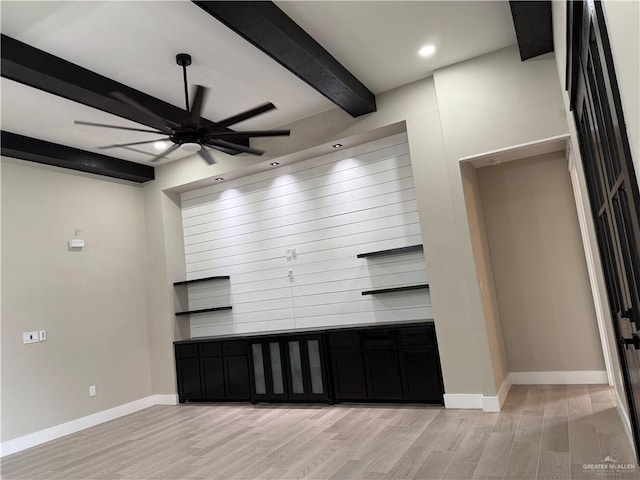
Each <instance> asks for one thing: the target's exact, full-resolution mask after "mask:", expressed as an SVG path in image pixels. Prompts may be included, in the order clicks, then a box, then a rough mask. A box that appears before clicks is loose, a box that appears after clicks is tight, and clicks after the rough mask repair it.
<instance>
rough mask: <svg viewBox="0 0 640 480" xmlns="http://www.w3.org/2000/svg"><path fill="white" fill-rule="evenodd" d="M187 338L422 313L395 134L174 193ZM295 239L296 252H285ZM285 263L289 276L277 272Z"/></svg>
mask: <svg viewBox="0 0 640 480" xmlns="http://www.w3.org/2000/svg"><path fill="white" fill-rule="evenodd" d="M182 217H183V227H184V241H185V255H186V270H187V279H189V280H192V279H196V278H202V277H209V276H216V275H230V276H231V279H230V280H229V281H218V282H215V283H212V284H204V283H198V284H194V285H192V286H190V287H189V294H188V297H189V309H191V310H194V309H198V308H207V307H215V306H222V305H232V306H233V310H230V311H221V312H216V313H211V314H201V315H193V316H191V317H190V319H186V318H185V320H184V321H190V322H191V336H192V337H201V336H207V335H219V334H228V333H237V332H258V331H270V330H279V329H295V328H310V327H324V326H337V325H348V324H358V323H376V322H393V321H411V320H422V319H427V318H432V314H431V299H430V297H429V291H428V290H415V291H409V292H401V293H391V294H382V295H372V296H371V295H370V296H363V295H362V294H361V292H362V291H363V290H369V289H372V288H386V287H395V286H403V285H410V284H416V283H425V282H428V276H427V272H426V269H425V262H424V256H423V254H422V252H414V253H408V254H402V255H394V256H385V257H372V258H357V257H356V255H357V254H358V253H365V252H372V251H377V250H385V249H390V248H396V247H403V246H408V245H414V244H419V243H422V238H421V235H420V224H419V220H418V211H417V206H416V200H415V190H414V185H413V176H412V171H411V159H410V157H409V147H408V144H407V138H406V134H401V135H395V136H393V137H388V138H385V139H382V140H378V141H375V142H371V143H368V144H366V145H360V146H358V147H354V148H352V149H350V150H349V151H346V150H345V151H343V152H340V151H336V152H333V153H331V154H328V155H324V156H322V157H318V158H314V159H310V160H305V161H303V162H299V163H295V164H292V165H288V166H285V167H279V168H274V169H273V170H270V171H267V172H262V173H259V174H255V175H251V176H248V177H244V178H240V179H237V180H233V181H230V182H225V183H224V184H218V185H212V186H209V187H205V188H200V189H197V190H193V191H190V192H186V193H183V194H182ZM292 248H295V249H296V252H297V256H296V257H295V258H291V259H287V255H286V251H287V250H288V249H292ZM289 270H292V272H293V279H292V280H291V279H289V277H288V273H289Z"/></svg>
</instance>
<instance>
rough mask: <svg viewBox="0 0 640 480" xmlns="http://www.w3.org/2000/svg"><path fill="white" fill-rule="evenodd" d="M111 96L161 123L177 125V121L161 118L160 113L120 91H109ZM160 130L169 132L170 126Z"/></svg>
mask: <svg viewBox="0 0 640 480" xmlns="http://www.w3.org/2000/svg"><path fill="white" fill-rule="evenodd" d="M111 96H112V97H113V98H115V99H116V100H120V101H121V102H122V103H126V104H127V105H129V106H130V107H133V108H135V109H136V110H138V111H139V112H142V113H144V114H145V115H148V116H150V117H151V118H154V119H156V120H158V121H160V122H162V123H163V124H171V125H173V126H176V127H178V126H179V125H178V124H177V123H175V122H172V121H171V120H167V119H166V118H162V117H161V116H160V115H158V114H157V113H154V112H152V111H151V110H149V109H148V108H147V107H145V106H143V105H140V104H139V103H138V102H136V101H135V100H133V99H132V98H129V97H128V96H126V95H125V94H124V93H122V92H111ZM162 131H163V133H171V128H169V127H168V126H167V127H166V129H162Z"/></svg>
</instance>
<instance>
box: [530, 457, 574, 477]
mask: <svg viewBox="0 0 640 480" xmlns="http://www.w3.org/2000/svg"><path fill="white" fill-rule="evenodd" d="M570 465H571V459H570V456H569V453H567V452H540V458H539V460H538V480H567V479H569V478H571V466H570Z"/></svg>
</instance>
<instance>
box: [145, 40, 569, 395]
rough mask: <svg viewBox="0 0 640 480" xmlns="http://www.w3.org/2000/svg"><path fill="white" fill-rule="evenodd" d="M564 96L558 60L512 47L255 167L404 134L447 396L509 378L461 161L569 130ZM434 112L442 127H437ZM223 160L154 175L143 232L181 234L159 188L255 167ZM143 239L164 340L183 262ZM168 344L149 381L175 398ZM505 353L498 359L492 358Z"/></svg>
mask: <svg viewBox="0 0 640 480" xmlns="http://www.w3.org/2000/svg"><path fill="white" fill-rule="evenodd" d="M447 79H450V80H451V82H452V85H454V86H455V90H458V89H462V90H461V91H462V92H463V94H464V95H465V96H466V102H465V104H462V103H461V102H459V101H458V100H457V99H456V97H455V95H454V92H453V91H448V89H449V87H447V86H446V85H445V84H446V83H447ZM436 87H438V92H436V90H437V89H436ZM452 88H453V87H452ZM559 88H560V87H559V82H558V79H557V73H556V71H555V61H554V60H553V59H549V60H541V61H536V62H531V63H522V62H521V61H520V59H519V56H518V53H517V49H516V48H515V47H514V48H509V49H505V50H501V51H498V52H494V53H492V54H489V55H486V56H483V57H479V58H476V59H473V60H470V61H469V62H463V63H461V64H458V65H455V66H452V67H450V68H448V69H445V70H444V71H442V74H440V73H438V72H436V75H435V81H434V78H427V79H424V80H421V81H419V82H415V83H413V84H410V85H406V86H404V87H401V88H398V89H395V90H392V91H390V92H386V93H384V94H381V95H379V96H378V97H377V104H378V111H377V112H375V113H372V114H369V115H366V116H364V117H360V118H356V119H353V118H350V117H349V116H348V115H347V114H345V113H344V112H341V111H340V110H337V109H335V110H332V111H329V112H325V113H323V114H320V115H316V116H314V117H310V118H307V119H304V120H301V121H299V122H296V123H294V124H292V125H290V126H289V127H290V128H291V129H292V136H291V137H290V138H288V139H277V141H276V140H274V141H268V140H264V141H263V142H261V145H260V146H261V147H266V150H267V152H269V153H268V154H267V155H269V158H267V159H265V161H264V162H258V164H260V165H262V168H264V169H268V168H269V167H268V163H266V164H265V162H269V161H271V160H273V159H274V158H273V157H275V159H277V160H278V161H281V163H282V164H283V165H284V164H286V163H287V162H290V161H294V160H302V159H306V158H313V157H316V156H318V155H319V154H322V153H325V152H328V151H330V149H331V144H332V143H336V141H338V140H339V141H340V143H343V144H345V145H347V146H350V145H354V144H359V143H363V141H368V140H372V139H375V138H380V137H381V136H385V135H388V133H387V132H389V131H390V130H393V131H394V133H395V132H397V131H398V130H397V129H398V128H399V127H400V128H402V126H404V128H406V132H407V135H408V139H409V150H410V153H411V163H412V170H413V176H414V182H415V190H416V201H417V205H418V215H419V218H420V224H421V234H422V238H423V241H424V242H423V243H424V247H425V261H426V266H427V270H428V272H429V281H430V283H431V289H430V292H431V300H432V308H433V316H434V321H435V323H436V331H437V334H438V341H439V345H440V357H441V363H442V369H443V376H444V383H445V391H446V392H447V393H481V394H486V395H495V394H496V392H497V389H498V387H499V386H500V384H501V383H502V380H503V378H501V375H502V374H503V373H502V372H503V371H504V368H502V369H496V370H494V365H493V362H494V360H493V359H492V353H491V351H492V349H498V350H503V349H504V347H503V346H502V345H501V341H500V339H499V338H498V335H497V334H496V332H495V329H488V328H487V324H486V322H485V319H484V316H483V313H482V312H483V306H482V301H481V298H480V294H479V287H478V281H477V276H476V272H475V265H474V260H473V255H472V249H471V239H470V233H469V228H468V224H467V218H466V212H465V205H464V195H463V191H462V179H461V174H460V168H459V162H458V161H459V159H460V157H461V156H465V155H473V154H480V153H483V152H484V151H486V150H487V149H495V148H504V147H509V146H512V145H514V144H518V143H524V142H528V141H535V140H539V139H542V138H547V137H550V136H555V135H559V134H562V133H565V132H566V121H565V119H564V117H562V111H561V98H560V94H559ZM449 90H451V89H449ZM440 92H442V95H444V96H443V97H442V98H440ZM465 105H466V107H465ZM467 108H468V109H473V114H472V115H470V116H467V115H466V113H465V111H466V110H467ZM456 112H457V113H456ZM441 113H444V115H445V116H446V120H445V119H443V120H442V121H441V117H440V116H441ZM456 130H458V132H456ZM445 132H446V133H445ZM363 138H365V139H366V140H363ZM281 140H283V141H282V142H281ZM218 159H219V163H218V164H217V165H214V166H213V167H206V166H204V165H203V162H202V161H201V160H200V159H198V158H196V157H194V158H190V159H186V160H185V161H182V162H177V163H175V164H169V165H167V166H166V167H160V168H159V169H158V171H157V179H156V181H154V182H152V184H150V185H148V186H146V187H145V190H146V192H145V199H146V200H148V203H147V204H146V205H147V207H148V208H147V210H153V211H156V212H158V213H159V216H157V217H156V216H155V215H154V218H153V219H152V223H153V225H151V224H148V229H149V230H150V231H151V230H153V231H161V230H166V231H171V232H174V233H175V232H176V231H177V232H180V231H181V229H182V225H181V222H180V221H179V219H176V214H175V212H176V211H177V212H179V209H177V207H175V206H168V203H167V202H161V200H160V199H161V198H162V195H163V193H162V192H163V191H175V190H178V191H187V190H191V189H193V188H197V187H200V186H204V185H206V184H207V182H208V184H211V183H214V182H213V179H214V178H215V177H217V176H223V177H225V178H234V177H237V176H239V175H241V174H242V172H243V169H244V171H245V172H246V171H251V172H255V171H256V169H259V168H260V165H258V166H255V165H256V161H255V160H252V159H249V160H247V159H243V158H238V157H235V158H231V157H228V156H225V155H223V154H222V155H218ZM161 203H162V209H165V210H162V209H161V208H160V207H159V205H160V204H161ZM167 207H168V208H169V210H166V208H167ZM163 211H164V213H161V212H163ZM150 242H152V244H151V245H150V248H149V254H150V257H149V258H150V262H152V263H153V264H154V266H155V267H156V268H158V269H159V273H158V274H156V275H154V276H153V278H150V279H149V285H150V288H151V289H152V290H151V292H152V293H151V295H153V296H154V297H156V298H159V299H161V300H160V302H158V304H159V305H161V308H160V309H157V310H155V311H154V312H153V313H150V316H149V325H150V326H152V325H157V327H158V328H157V330H156V331H157V332H167V331H171V330H174V329H175V323H174V322H175V319H174V318H173V316H172V314H171V312H170V310H169V303H172V302H173V300H172V298H171V297H170V296H169V295H171V292H168V293H164V292H165V290H166V289H167V285H170V283H171V282H174V281H176V280H182V279H183V278H175V275H173V274H171V275H169V269H170V268H173V267H167V268H166V269H164V270H163V267H162V265H163V264H165V265H166V264H168V263H171V261H174V262H175V258H176V257H177V256H182V258H184V256H183V252H180V251H179V249H178V248H167V246H164V245H162V242H161V240H160V239H157V238H155V235H150ZM160 270H162V271H160ZM183 271H184V270H183ZM172 325H173V326H172ZM490 337H491V339H490ZM174 338H175V337H174ZM174 338H171V337H166V336H165V337H164V338H162V336H161V335H160V334H158V336H157V337H156V338H155V339H154V340H153V342H152V350H153V351H154V355H155V356H156V357H155V361H154V364H153V366H152V368H153V369H154V378H156V379H157V383H156V385H158V386H159V387H160V388H162V389H163V390H161V391H158V392H157V393H169V392H173V391H175V379H174V377H173V376H174V374H173V372H172V371H171V369H169V368H167V365H172V364H173V359H172V358H171V352H170V350H169V349H167V345H169V344H170V342H171V341H172V340H173V339H174ZM503 356H504V352H503V351H500V352H498V354H497V355H493V357H495V358H503ZM169 389H170V390H169Z"/></svg>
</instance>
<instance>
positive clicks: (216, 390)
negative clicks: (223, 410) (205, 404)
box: [200, 357, 224, 400]
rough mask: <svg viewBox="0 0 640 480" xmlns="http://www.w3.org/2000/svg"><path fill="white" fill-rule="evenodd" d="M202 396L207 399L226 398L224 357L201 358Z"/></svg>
mask: <svg viewBox="0 0 640 480" xmlns="http://www.w3.org/2000/svg"><path fill="white" fill-rule="evenodd" d="M200 368H201V370H202V398H203V399H205V400H221V399H224V366H223V364H222V357H211V358H201V359H200Z"/></svg>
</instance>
